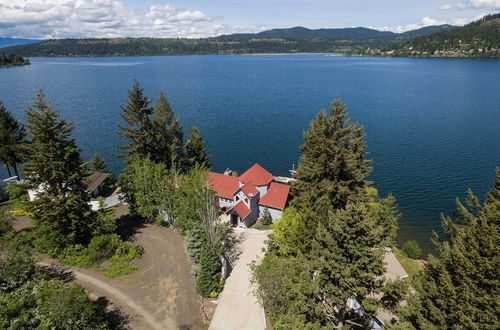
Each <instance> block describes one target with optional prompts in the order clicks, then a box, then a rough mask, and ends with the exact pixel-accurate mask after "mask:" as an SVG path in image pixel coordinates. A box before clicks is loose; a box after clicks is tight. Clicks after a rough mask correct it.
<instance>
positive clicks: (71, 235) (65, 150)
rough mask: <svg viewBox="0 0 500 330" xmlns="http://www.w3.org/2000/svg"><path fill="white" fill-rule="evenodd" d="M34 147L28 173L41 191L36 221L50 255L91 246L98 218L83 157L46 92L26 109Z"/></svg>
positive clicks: (28, 179) (29, 154) (29, 155)
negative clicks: (74, 246)
mask: <svg viewBox="0 0 500 330" xmlns="http://www.w3.org/2000/svg"><path fill="white" fill-rule="evenodd" d="M25 120H26V122H27V128H28V131H27V133H28V138H29V143H28V144H27V147H26V151H27V153H26V156H25V157H26V160H27V162H26V163H25V164H24V173H25V175H26V182H27V184H28V187H29V188H30V189H34V190H36V191H38V199H37V200H36V202H35V207H34V208H33V210H34V219H35V220H36V222H37V225H38V229H39V230H40V232H41V233H42V236H43V238H44V239H43V244H44V247H43V248H42V249H46V250H47V252H49V250H50V251H51V252H53V253H56V252H57V249H58V248H64V246H65V245H67V244H72V243H86V242H87V241H88V240H89V239H90V236H91V232H92V225H93V221H94V217H93V216H94V214H93V213H92V212H91V210H90V206H89V204H88V195H87V193H86V192H85V184H84V179H85V175H86V171H85V166H84V164H83V162H82V161H81V159H80V151H79V150H78V148H77V146H76V143H75V140H74V139H73V138H72V137H71V133H72V130H73V126H72V123H70V122H67V121H65V120H61V119H60V118H59V113H58V112H57V111H55V110H54V109H53V107H52V106H50V105H48V104H47V102H46V101H45V96H44V94H43V93H42V91H40V92H39V93H38V95H37V97H36V99H35V102H34V104H33V105H32V106H31V107H29V108H28V109H27V110H26V118H25Z"/></svg>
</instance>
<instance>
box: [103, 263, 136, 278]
mask: <svg viewBox="0 0 500 330" xmlns="http://www.w3.org/2000/svg"><path fill="white" fill-rule="evenodd" d="M136 269H137V267H136V266H133V265H129V264H128V262H127V261H126V260H111V263H110V264H109V266H108V269H106V272H104V275H106V276H107V277H118V276H122V275H128V274H130V273H132V272H133V271H134V270H136Z"/></svg>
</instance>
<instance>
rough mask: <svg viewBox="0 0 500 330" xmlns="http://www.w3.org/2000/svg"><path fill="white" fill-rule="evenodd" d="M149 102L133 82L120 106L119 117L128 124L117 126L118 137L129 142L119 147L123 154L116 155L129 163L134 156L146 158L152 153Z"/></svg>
mask: <svg viewBox="0 0 500 330" xmlns="http://www.w3.org/2000/svg"><path fill="white" fill-rule="evenodd" d="M150 103H151V100H150V99H149V98H147V97H146V96H144V89H142V88H141V87H140V86H139V83H138V82H137V81H134V85H133V87H132V90H129V92H128V100H127V103H125V104H124V105H123V106H122V113H121V116H122V118H123V120H124V121H125V122H126V123H127V124H128V125H127V126H124V125H118V127H119V128H120V131H118V135H120V136H121V137H124V138H126V139H128V140H129V143H127V144H126V145H123V146H120V149H123V150H124V151H125V153H124V154H120V155H117V156H118V157H120V158H125V159H126V162H127V163H129V162H130V161H131V160H132V158H133V156H134V155H137V156H140V157H146V156H147V155H151V154H153V153H154V147H153V143H152V142H153V130H152V125H153V124H152V121H151V118H150V114H151V108H150V107H149V105H150Z"/></svg>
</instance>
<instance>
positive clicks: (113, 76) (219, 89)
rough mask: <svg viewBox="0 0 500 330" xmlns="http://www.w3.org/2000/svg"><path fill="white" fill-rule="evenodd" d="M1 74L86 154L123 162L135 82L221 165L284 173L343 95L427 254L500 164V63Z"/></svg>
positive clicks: (217, 59) (246, 62) (175, 66)
mask: <svg viewBox="0 0 500 330" xmlns="http://www.w3.org/2000/svg"><path fill="white" fill-rule="evenodd" d="M31 62H32V65H29V66H24V67H16V68H8V69H2V70H0V100H1V101H3V102H4V103H5V104H6V106H7V107H8V109H9V110H10V111H12V112H13V113H14V114H15V115H16V116H17V117H18V118H21V117H22V116H23V111H24V109H25V108H26V107H27V106H28V105H30V104H31V103H32V101H33V98H34V96H35V95H36V92H37V90H38V89H39V88H43V89H44V92H45V94H46V95H47V98H48V99H49V100H50V101H51V102H53V103H54V104H55V106H56V109H59V110H60V111H61V115H62V117H63V118H65V119H69V120H74V121H75V127H76V128H75V137H76V139H77V142H78V144H79V146H80V147H81V149H82V155H83V157H85V158H87V159H88V158H90V157H91V155H92V153H94V152H96V151H99V152H101V153H102V154H103V155H104V156H105V157H106V159H107V160H108V162H109V163H110V165H111V167H112V168H113V169H114V170H116V171H120V170H121V168H122V167H123V165H122V164H121V162H120V161H119V160H117V159H116V158H114V157H113V156H112V155H113V154H114V153H116V152H117V151H118V150H117V148H116V146H117V145H120V144H122V143H123V141H121V140H120V139H119V138H118V136H117V135H116V134H115V131H116V130H117V125H118V124H119V123H120V122H121V118H120V116H119V113H120V105H121V104H123V103H124V101H125V100H126V98H127V90H128V89H129V88H130V87H131V86H132V81H133V79H138V80H139V82H140V83H141V85H142V86H143V87H144V88H145V92H146V95H148V96H151V97H157V95H158V93H159V91H160V90H163V91H164V92H165V93H166V95H167V97H168V98H169V101H170V102H171V103H172V105H173V107H174V109H175V112H176V114H177V115H178V116H179V117H180V119H181V122H182V125H183V126H184V128H185V129H186V130H187V128H189V126H192V125H196V126H198V127H200V129H201V131H202V134H203V136H204V138H205V139H206V142H207V145H208V149H209V152H210V153H211V154H212V155H213V159H212V163H213V165H214V169H215V170H217V171H223V170H224V169H225V168H226V167H230V168H232V169H234V170H236V171H238V172H240V173H241V172H243V171H244V170H245V169H246V168H248V167H249V166H250V165H252V164H253V163H255V162H259V163H261V164H262V165H263V166H265V167H266V168H267V169H269V170H270V171H271V172H272V173H273V174H275V175H288V170H289V169H290V168H291V166H292V163H295V165H297V159H298V157H299V155H300V154H299V151H298V146H299V145H300V144H301V143H302V132H303V130H304V129H307V127H308V125H309V122H310V121H311V120H312V119H313V118H314V116H315V115H316V113H317V112H318V111H319V109H320V108H324V107H327V106H328V104H329V103H330V101H331V100H332V99H333V97H334V96H340V97H341V98H342V99H343V100H344V101H345V102H346V103H347V105H348V106H349V109H350V114H351V117H352V118H353V120H354V121H357V122H359V123H361V124H362V125H364V126H365V129H366V132H367V141H368V150H369V152H370V155H369V158H371V159H373V161H374V163H373V165H374V171H373V173H372V175H371V177H370V179H371V180H373V181H374V182H375V186H376V187H377V188H378V189H379V191H380V192H381V194H383V195H385V194H386V193H387V192H392V193H393V194H394V195H395V196H396V198H397V200H398V203H399V205H400V208H401V211H402V212H403V214H404V216H403V218H402V219H401V222H400V233H399V236H400V237H399V239H400V241H405V240H407V239H417V240H419V241H420V242H421V244H422V245H423V246H424V249H425V250H426V251H429V250H430V249H431V245H430V241H429V237H430V235H431V232H432V230H433V229H439V227H440V223H439V214H440V212H446V213H448V214H450V213H451V212H452V210H453V209H454V201H455V197H456V196H459V197H461V198H463V197H464V195H465V191H466V189H467V187H471V188H473V189H474V191H476V192H477V193H478V195H479V196H483V195H484V193H485V192H486V191H487V190H488V189H489V188H490V187H491V184H492V180H493V176H494V168H495V166H500V146H499V141H500V131H499V128H498V127H499V124H498V123H500V109H499V104H500V93H499V91H500V79H499V77H500V61H498V60H490V59H484V60H482V59H409V58H368V57H339V56H325V55H321V54H319V55H294V56H279V55H278V56H171V57H168V56H157V57H126V58H125V57H123V58H119V57H109V58H87V57H85V58H33V59H31Z"/></svg>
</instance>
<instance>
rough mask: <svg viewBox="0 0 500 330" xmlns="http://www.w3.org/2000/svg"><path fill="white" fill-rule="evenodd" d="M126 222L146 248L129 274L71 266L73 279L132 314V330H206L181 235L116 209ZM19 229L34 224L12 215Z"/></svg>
mask: <svg viewBox="0 0 500 330" xmlns="http://www.w3.org/2000/svg"><path fill="white" fill-rule="evenodd" d="M115 212H116V213H115V215H116V217H117V218H119V217H121V219H120V221H122V223H125V224H126V225H125V226H123V228H122V230H123V231H124V233H125V232H127V233H126V235H128V236H130V237H132V240H133V242H134V244H137V245H140V246H142V248H143V249H144V253H143V256H142V258H140V259H138V260H136V261H134V264H135V265H136V266H137V270H136V271H134V272H133V273H132V274H130V275H126V276H121V277H117V278H108V277H106V276H104V275H103V273H102V271H99V270H97V269H79V268H74V267H69V268H68V269H70V270H71V271H72V272H73V273H74V275H75V280H76V281H77V282H78V283H79V284H80V285H82V286H83V287H85V288H86V289H87V290H89V291H91V292H93V293H94V294H95V295H97V296H103V297H106V298H107V299H108V300H109V301H110V302H111V303H112V304H113V305H116V306H117V307H119V308H120V310H122V311H123V312H124V313H125V314H128V315H129V324H128V326H129V327H130V328H131V329H162V330H163V329H183V330H188V329H189V330H198V329H206V328H207V324H206V323H205V322H204V321H203V319H202V316H201V315H202V313H201V304H202V299H201V297H200V296H199V295H198V294H197V292H196V289H195V282H194V276H193V275H192V274H191V263H190V261H189V260H188V258H187V256H186V253H185V251H184V244H183V241H182V238H181V237H180V235H179V234H178V233H177V232H175V231H174V230H173V229H171V228H165V227H160V226H156V225H152V224H147V225H140V224H139V223H136V220H135V219H134V218H132V217H130V216H127V214H128V207H127V206H125V205H121V206H119V207H117V208H115ZM13 225H14V228H16V230H22V229H24V228H26V227H28V226H29V225H31V223H30V221H29V218H28V217H26V218H24V217H16V218H14V219H13Z"/></svg>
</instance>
